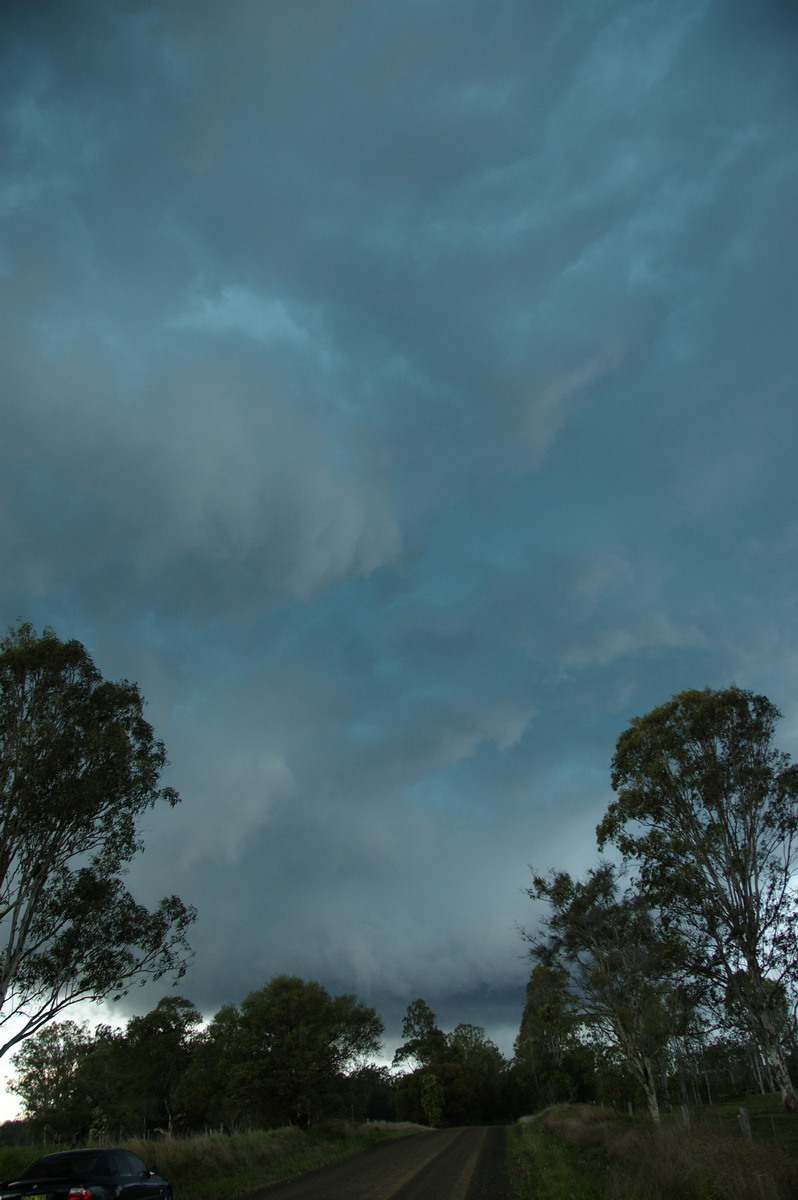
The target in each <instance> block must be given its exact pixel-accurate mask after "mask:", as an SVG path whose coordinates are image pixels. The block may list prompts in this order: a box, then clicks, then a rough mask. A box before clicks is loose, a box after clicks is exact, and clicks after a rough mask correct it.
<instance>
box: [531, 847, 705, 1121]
mask: <svg viewBox="0 0 798 1200" xmlns="http://www.w3.org/2000/svg"><path fill="white" fill-rule="evenodd" d="M528 894H529V895H530V896H531V897H532V898H533V899H538V900H540V899H543V900H546V901H547V902H548V904H549V907H550V914H549V916H548V917H546V918H545V919H544V920H543V922H542V925H543V929H544V930H545V931H546V936H545V937H544V938H542V939H540V938H538V939H534V938H531V937H530V938H529V940H531V941H533V943H534V944H533V947H532V951H531V954H532V957H533V958H535V959H536V960H537V961H538V963H539V964H542V965H544V966H546V967H547V968H549V970H550V972H552V973H550V974H549V975H548V976H547V977H545V978H546V982H547V985H548V987H549V989H550V990H552V991H554V988H555V986H556V985H557V984H559V986H560V987H561V988H563V989H567V992H568V995H569V1004H570V1009H569V1005H566V1002H565V998H564V996H561V998H560V1000H559V1003H558V1007H556V1008H555V1015H559V1018H560V1020H561V1021H563V1020H565V1015H566V1014H567V1013H568V1012H569V1011H570V1012H571V1013H572V1014H575V1015H578V1019H579V1021H580V1022H581V1023H582V1024H584V1025H585V1026H586V1027H588V1028H589V1029H590V1030H591V1031H592V1032H593V1033H594V1035H597V1036H599V1037H603V1038H605V1039H607V1040H608V1041H609V1043H610V1045H613V1046H615V1047H616V1048H617V1049H618V1051H619V1052H620V1053H621V1055H622V1056H623V1058H624V1060H625V1062H626V1064H627V1065H628V1067H629V1068H630V1070H631V1071H632V1072H633V1073H634V1074H635V1075H636V1077H637V1079H638V1082H639V1084H640V1086H641V1088H642V1089H643V1091H644V1093H645V1096H646V1100H647V1103H648V1106H649V1110H650V1112H651V1115H652V1117H653V1118H654V1119H655V1120H658V1119H659V1100H658V1075H659V1074H660V1070H661V1068H660V1062H661V1059H662V1056H663V1054H664V1052H665V1050H666V1049H667V1047H668V1045H669V1043H670V1042H671V1040H672V1039H673V1038H674V1037H675V1036H677V1035H678V1034H680V1033H683V1032H684V1031H685V1029H686V1028H687V1026H688V1024H689V1019H690V1011H691V996H690V992H689V990H688V989H687V988H686V986H685V985H684V984H683V982H682V981H681V979H680V974H681V966H682V959H683V949H682V945H681V942H680V940H679V939H678V938H677V937H676V936H674V935H672V934H670V933H668V932H664V933H663V931H662V930H661V928H660V927H659V925H658V924H657V922H655V920H654V918H653V914H652V912H651V909H650V901H649V899H648V897H647V896H646V895H645V894H644V893H641V892H640V891H638V890H637V889H635V888H633V887H627V888H626V890H625V891H624V892H621V891H620V890H619V881H618V874H617V871H616V869H615V867H614V866H613V865H612V864H611V863H606V862H605V863H601V864H600V865H599V866H598V867H595V868H594V869H592V870H591V871H588V873H587V875H586V877H585V879H584V881H578V880H573V879H572V878H571V876H570V875H568V874H567V873H566V872H564V871H558V872H552V873H551V875H550V876H549V877H548V878H544V877H542V876H540V875H536V876H535V877H534V882H533V886H532V887H531V888H530V889H529V893H528ZM563 972H564V974H563Z"/></svg>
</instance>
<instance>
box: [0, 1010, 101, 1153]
mask: <svg viewBox="0 0 798 1200" xmlns="http://www.w3.org/2000/svg"><path fill="white" fill-rule="evenodd" d="M91 1048H92V1036H91V1034H90V1033H89V1031H88V1028H87V1026H86V1025H85V1024H83V1025H78V1024H77V1023H76V1022H75V1021H55V1022H54V1023H53V1024H52V1025H48V1026H47V1027H46V1028H45V1029H40V1030H39V1032H38V1033H37V1034H35V1035H34V1036H33V1037H30V1038H28V1039H27V1040H26V1041H25V1043H24V1045H23V1046H22V1048H21V1049H20V1050H19V1051H18V1053H17V1054H15V1055H14V1057H13V1059H12V1062H13V1065H14V1070H15V1072H16V1074H15V1076H14V1078H13V1079H10V1080H9V1083H8V1087H9V1091H12V1092H15V1093H16V1095H17V1096H19V1098H20V1100H21V1101H22V1104H23V1108H24V1110H25V1114H26V1116H27V1117H28V1118H29V1119H30V1120H31V1121H32V1123H33V1124H34V1125H35V1126H36V1128H37V1131H38V1132H39V1136H40V1137H42V1139H43V1140H48V1139H50V1140H54V1141H59V1142H60V1141H64V1142H69V1141H71V1140H72V1138H73V1137H75V1136H76V1135H77V1134H78V1133H79V1132H80V1131H81V1130H83V1129H84V1128H85V1126H86V1125H87V1117H88V1108H87V1100H86V1091H85V1088H84V1087H83V1086H82V1084H81V1081H80V1067H81V1064H82V1063H83V1062H85V1060H86V1058H87V1056H88V1055H89V1054H90V1052H91Z"/></svg>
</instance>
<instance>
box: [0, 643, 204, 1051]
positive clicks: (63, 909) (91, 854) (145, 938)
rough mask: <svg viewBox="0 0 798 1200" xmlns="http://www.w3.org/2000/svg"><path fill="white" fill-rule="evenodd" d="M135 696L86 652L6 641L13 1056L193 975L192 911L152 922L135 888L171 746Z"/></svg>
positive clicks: (2, 971)
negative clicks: (131, 883) (80, 1012)
mask: <svg viewBox="0 0 798 1200" xmlns="http://www.w3.org/2000/svg"><path fill="white" fill-rule="evenodd" d="M143 707H144V702H143V700H142V698H141V695H140V693H139V690H138V688H137V687H136V685H135V684H132V683H128V682H127V681H126V680H123V681H121V682H119V683H112V682H110V681H108V680H105V679H103V677H102V675H101V674H100V672H99V671H98V670H97V668H96V667H95V665H94V663H93V662H92V660H91V658H90V657H89V654H88V653H87V651H86V650H85V648H84V647H83V646H82V645H81V644H80V642H77V641H69V642H64V641H61V640H60V639H59V638H58V637H56V635H55V634H54V633H53V632H52V631H51V630H45V631H44V633H42V634H41V635H38V634H36V633H35V631H34V630H33V628H32V627H31V626H30V625H29V624H27V623H23V624H20V625H19V626H18V627H17V628H15V629H12V630H10V631H9V633H8V634H7V636H6V637H5V638H3V639H2V641H0V1055H2V1054H4V1053H5V1052H6V1051H7V1050H8V1049H9V1048H10V1047H11V1046H13V1045H15V1044H16V1043H18V1042H19V1041H21V1040H22V1039H23V1038H25V1037H28V1036H29V1035H30V1034H32V1033H35V1032H36V1031H37V1030H38V1029H40V1028H41V1027H42V1026H43V1025H45V1024H46V1023H47V1022H49V1021H50V1020H52V1019H53V1017H55V1016H56V1015H58V1014H59V1013H60V1012H62V1011H63V1010H64V1009H65V1008H67V1007H68V1006H69V1005H71V1004H74V1003H76V1002H77V1001H79V1000H99V999H102V998H104V997H107V996H112V997H114V998H117V999H118V998H119V997H120V996H121V995H123V994H124V993H125V992H126V991H127V990H128V989H129V988H130V986H131V985H132V984H133V983H134V982H145V981H146V980H148V979H158V978H160V977H161V976H162V975H164V974H166V973H174V974H175V975H176V976H180V975H182V974H183V972H184V970H185V965H186V961H187V959H188V956H189V954H190V950H189V947H188V944H187V941H186V932H187V930H188V928H189V926H190V924H191V923H192V921H193V920H194V917H195V913H194V911H193V909H191V908H190V907H188V906H186V905H185V904H183V902H182V901H181V900H180V899H179V898H178V897H177V896H168V897H165V898H164V899H163V900H162V901H161V903H160V904H159V905H158V906H157V908H155V909H154V910H153V911H149V910H148V909H147V908H146V907H144V906H143V905H141V904H138V903H137V902H136V901H135V900H134V898H133V896H132V895H131V894H130V892H128V891H127V889H126V888H125V887H124V885H123V883H122V876H123V875H124V873H125V870H126V868H127V866H128V864H129V863H130V861H131V859H133V858H134V857H135V855H136V854H137V853H138V852H139V851H140V850H141V848H142V845H141V841H140V839H139V837H138V833H137V819H138V818H139V817H140V816H141V815H142V814H143V813H144V812H145V811H146V810H147V809H149V808H151V807H152V806H153V805H155V804H157V803H159V802H161V801H163V802H165V803H166V804H169V805H174V804H176V803H177V802H178V799H179V797H178V795H177V792H176V791H175V790H174V789H173V788H170V787H161V786H159V780H160V776H161V773H162V771H163V770H164V768H165V766H166V753H165V750H164V747H163V744H162V743H161V742H159V741H157V739H156V738H155V737H154V735H153V731H152V728H151V726H150V725H148V723H147V722H146V721H145V720H144V716H143Z"/></svg>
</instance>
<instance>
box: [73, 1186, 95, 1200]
mask: <svg viewBox="0 0 798 1200" xmlns="http://www.w3.org/2000/svg"><path fill="white" fill-rule="evenodd" d="M69 1200H91V1188H87V1187H71V1188H70V1189H69Z"/></svg>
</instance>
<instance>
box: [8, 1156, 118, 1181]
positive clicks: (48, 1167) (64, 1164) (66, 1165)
mask: <svg viewBox="0 0 798 1200" xmlns="http://www.w3.org/2000/svg"><path fill="white" fill-rule="evenodd" d="M99 1157H100V1156H99V1155H98V1154H51V1155H48V1156H47V1157H46V1158H40V1159H39V1160H38V1161H37V1162H35V1163H32V1164H31V1165H30V1166H29V1167H26V1169H25V1170H24V1171H23V1172H22V1174H21V1175H20V1179H58V1178H63V1177H64V1176H67V1177H71V1176H73V1175H83V1174H84V1173H85V1172H87V1171H88V1172H89V1173H91V1172H93V1171H96V1169H97V1160H98V1159H99Z"/></svg>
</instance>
